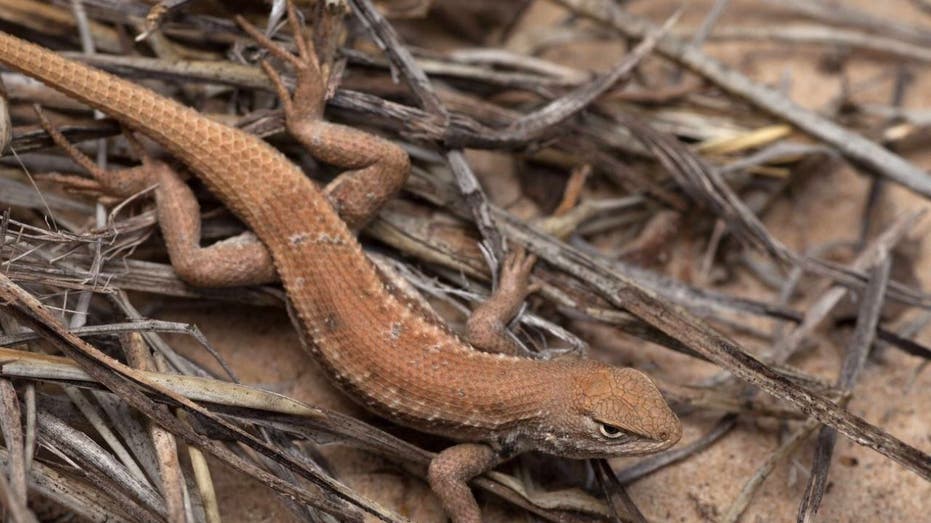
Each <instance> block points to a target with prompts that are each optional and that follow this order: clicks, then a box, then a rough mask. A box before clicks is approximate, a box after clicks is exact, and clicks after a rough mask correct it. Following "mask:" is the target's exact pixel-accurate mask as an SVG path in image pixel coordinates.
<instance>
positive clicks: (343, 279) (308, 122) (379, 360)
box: [0, 5, 681, 522]
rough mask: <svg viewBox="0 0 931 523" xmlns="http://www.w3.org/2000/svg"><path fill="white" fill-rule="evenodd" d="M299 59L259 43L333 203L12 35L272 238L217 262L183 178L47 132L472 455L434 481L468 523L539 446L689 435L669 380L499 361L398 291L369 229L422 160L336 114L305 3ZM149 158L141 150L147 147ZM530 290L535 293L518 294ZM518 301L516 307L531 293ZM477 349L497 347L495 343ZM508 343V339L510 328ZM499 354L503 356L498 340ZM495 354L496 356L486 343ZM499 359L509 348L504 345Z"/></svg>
mask: <svg viewBox="0 0 931 523" xmlns="http://www.w3.org/2000/svg"><path fill="white" fill-rule="evenodd" d="M289 18H290V20H291V25H292V31H293V32H294V35H295V39H294V40H295V44H296V46H297V50H298V51H297V55H296V56H295V55H292V54H290V53H288V52H287V51H285V50H284V49H282V48H280V47H278V46H277V45H276V44H274V43H272V42H271V41H269V40H268V39H267V38H265V37H264V36H263V35H261V34H260V33H259V32H258V31H256V30H254V28H252V27H251V26H250V25H248V24H245V23H242V21H241V23H242V25H244V27H245V28H246V29H247V31H248V32H249V33H250V34H252V35H253V37H255V38H256V39H257V40H258V41H259V43H261V44H262V45H263V46H264V47H266V48H267V49H268V50H269V51H270V52H271V53H272V54H273V55H275V56H277V57H279V58H280V59H282V60H283V61H285V62H286V63H290V64H291V66H292V67H293V68H294V70H295V72H296V75H297V84H296V88H295V90H294V93H293V94H289V93H288V92H287V90H286V89H285V87H284V86H283V84H282V82H281V79H280V77H279V76H278V74H277V73H276V72H275V71H274V70H273V69H272V68H271V66H269V65H268V64H267V63H263V68H264V69H265V71H266V73H268V75H269V76H270V78H271V79H272V80H273V83H274V84H275V85H276V87H277V89H278V91H279V95H280V96H281V101H282V104H283V107H284V112H285V116H286V122H287V128H288V130H289V132H290V133H291V134H292V135H293V136H294V137H295V138H296V139H297V140H298V141H299V142H301V143H302V144H303V145H304V146H305V147H306V148H307V149H308V150H309V151H310V153H311V154H312V155H313V156H314V157H315V158H317V159H319V160H321V161H323V162H326V163H329V164H333V165H335V166H337V167H341V168H344V169H346V171H345V172H344V173H343V174H342V175H341V176H339V177H338V178H337V179H336V180H335V181H334V182H332V183H331V184H330V185H329V186H327V187H326V188H325V189H324V190H320V189H319V188H318V187H317V186H316V185H315V184H314V183H313V182H312V181H311V180H310V179H309V178H307V177H306V176H305V175H304V173H303V172H301V170H300V169H299V168H298V167H297V166H295V165H294V164H293V163H291V162H290V161H289V160H288V159H287V158H286V157H285V156H284V155H283V154H281V153H280V152H279V151H278V150H276V149H275V148H273V147H271V146H270V145H268V144H267V143H265V142H264V141H262V140H261V139H259V138H256V137H254V136H252V135H249V134H247V133H245V132H242V131H240V130H238V129H235V128H232V127H229V126H226V125H223V124H220V123H217V122H214V121H212V120H210V119H208V118H206V117H204V116H202V115H200V114H199V113H197V112H196V111H194V110H192V109H190V108H188V107H185V106H182V105H180V104H179V103H177V102H175V101H173V100H170V99H167V98H165V97H163V96H161V95H159V94H156V93H155V92H153V91H151V90H149V89H146V88H143V87H141V86H138V85H136V84H133V83H131V82H128V81H126V80H123V79H120V78H117V77H115V76H112V75H110V74H107V73H104V72H102V71H99V70H96V69H94V68H91V67H88V66H86V65H83V64H80V63H77V62H74V61H71V60H68V59H65V58H63V57H61V56H59V55H57V54H55V53H54V52H52V51H50V50H47V49H45V48H42V47H39V46H37V45H34V44H31V43H28V42H26V41H23V40H21V39H19V38H16V37H14V36H11V35H9V34H6V33H0V62H2V63H3V64H5V65H6V66H8V67H10V68H12V69H15V70H18V71H20V72H22V73H24V74H26V75H29V76H31V77H34V78H36V79H38V80H40V81H42V82H44V83H46V84H48V85H49V86H51V87H53V88H55V89H57V90H59V91H61V92H63V93H65V94H67V95H69V96H72V97H74V98H76V99H79V100H81V101H83V102H84V103H86V104H88V105H89V106H91V107H94V108H96V109H98V110H100V111H103V112H105V113H107V114H108V115H110V116H112V117H114V118H116V119H117V120H119V121H120V122H122V123H123V124H125V125H126V126H128V127H129V128H130V129H131V130H133V131H136V132H139V133H141V134H143V135H145V136H147V137H149V138H150V139H152V140H154V141H155V142H157V143H158V144H160V145H161V146H163V147H164V148H166V149H167V150H168V151H169V152H170V153H171V154H172V155H174V156H175V157H176V158H178V159H180V160H182V161H183V162H184V163H185V164H186V165H187V166H188V167H189V168H190V169H191V170H192V171H193V172H194V173H195V174H196V176H197V177H198V178H200V179H201V180H202V181H203V182H204V183H205V184H206V185H207V186H208V188H209V189H210V190H211V191H212V192H213V193H214V194H216V195H217V196H218V197H219V198H220V199H221V200H222V201H223V203H224V204H225V205H226V206H227V207H228V208H229V209H230V210H231V211H232V212H233V213H235V214H236V215H237V216H238V217H239V218H240V219H241V220H242V221H243V222H244V223H245V224H246V225H247V226H248V227H249V229H250V230H251V231H252V232H253V233H254V235H255V237H257V238H258V241H255V237H251V238H250V237H249V236H243V237H239V238H238V240H236V241H225V242H219V243H217V244H214V245H212V246H210V247H206V248H202V247H200V245H199V242H200V217H199V207H198V204H197V200H196V199H195V197H194V195H193V193H192V192H191V190H190V188H189V187H188V186H187V185H186V184H185V183H183V181H182V180H181V178H180V177H179V176H178V175H177V174H176V173H175V172H174V171H173V170H172V169H170V168H169V167H168V166H167V165H166V164H163V163H160V162H157V161H154V160H152V159H150V158H148V157H146V156H144V155H143V164H142V165H141V166H139V167H136V168H131V169H126V170H122V171H113V172H107V171H102V170H100V169H98V168H97V167H96V166H95V165H94V164H93V163H92V162H90V161H89V160H87V159H86V158H85V157H83V156H82V155H81V154H80V153H78V152H77V151H76V150H74V148H73V147H72V146H70V144H68V143H67V142H66V141H65V140H64V138H63V137H62V136H61V135H60V134H59V133H57V132H55V131H54V129H52V128H51V127H49V126H47V128H48V129H49V130H50V132H51V133H52V135H53V136H54V137H55V140H56V141H57V142H58V143H59V145H61V146H63V147H65V148H66V150H68V151H69V154H72V156H74V157H75V158H76V159H77V160H78V161H79V162H81V163H82V164H84V166H85V167H86V168H87V169H88V170H90V172H91V173H92V174H93V175H94V177H95V178H96V179H97V181H98V182H99V183H100V184H101V185H102V186H103V187H104V188H106V189H107V190H109V191H111V192H112V193H114V194H116V195H128V194H132V193H134V192H137V191H139V190H142V189H144V188H147V187H150V186H152V185H156V184H157V188H156V191H155V199H156V203H157V206H158V216H159V222H160V226H161V228H162V231H163V235H164V237H165V243H166V247H167V250H168V252H169V256H170V258H171V261H172V264H173V265H174V267H175V269H176V270H177V272H178V273H179V274H180V275H181V276H182V277H183V278H185V279H186V280H187V281H189V282H191V283H192V284H195V285H210V286H229V285H242V284H253V283H260V282H269V281H272V280H273V279H274V278H275V276H276V274H277V276H278V277H279V278H280V281H281V282H282V284H283V286H284V288H285V290H286V291H287V294H288V297H289V299H290V301H291V303H292V305H293V308H294V310H295V311H296V316H297V319H298V323H299V328H300V330H301V331H302V335H303V337H304V338H305V339H306V340H307V342H308V343H307V345H308V347H309V350H310V352H312V353H313V356H314V357H315V358H316V359H317V361H318V362H319V363H320V365H321V366H322V367H323V368H324V369H325V370H326V372H327V374H328V375H329V376H330V377H331V378H332V379H333V381H334V382H335V383H336V384H337V385H338V386H339V387H340V388H342V390H344V391H345V392H346V393H347V394H348V395H349V396H350V397H352V398H353V399H354V400H356V401H358V402H360V403H361V404H362V405H364V406H365V407H367V408H368V409H370V410H371V411H373V412H375V413H377V414H380V415H382V416H384V417H386V418H388V419H391V420H393V421H395V422H398V423H400V424H403V425H407V426H410V427H413V428H415V429H418V430H421V431H425V432H429V433H433V434H438V435H442V436H445V437H448V438H450V439H453V440H455V441H457V442H458V443H457V444H455V445H453V446H451V447H449V448H447V449H446V450H444V451H442V452H440V453H439V454H438V455H437V457H436V458H435V459H434V460H433V461H432V462H431V464H430V467H429V470H428V479H429V481H430V485H431V487H432V489H433V490H434V492H435V493H436V494H437V495H438V496H439V497H440V499H441V500H442V502H443V504H444V507H445V508H446V510H447V512H448V513H449V515H450V516H451V517H452V519H453V520H454V521H456V522H477V521H480V520H481V512H480V509H479V507H478V504H477V503H476V501H475V498H474V497H473V495H472V493H471V491H470V490H469V487H468V485H467V482H468V481H469V480H470V479H471V478H473V477H474V476H476V475H478V474H481V473H483V472H485V471H487V470H489V469H491V468H492V467H494V466H496V465H497V464H498V463H500V462H502V461H503V460H506V459H509V458H510V457H512V456H514V455H516V454H518V453H521V452H525V451H530V450H537V451H542V452H545V453H550V454H554V455H559V456H566V457H573V458H589V457H609V456H620V455H636V454H645V453H651V452H656V451H659V450H662V449H665V448H668V447H670V446H672V445H673V444H675V443H676V442H677V441H678V439H679V437H680V434H681V426H680V424H679V420H678V419H677V418H676V416H675V414H674V413H673V412H672V411H671V410H670V408H669V406H668V405H667V404H666V402H665V401H664V399H663V397H662V395H661V394H660V392H659V390H658V389H657V388H656V386H655V385H654V383H653V381H652V380H651V379H650V378H649V377H648V376H646V375H645V374H643V373H641V372H639V371H637V370H634V369H629V368H617V367H613V366H609V365H606V364H602V363H599V362H595V361H591V360H583V359H555V360H548V361H543V360H535V359H530V358H522V357H516V356H512V355H509V354H503V353H501V352H500V351H501V350H504V349H502V347H505V348H506V347H507V346H508V344H507V343H502V344H500V346H498V347H497V350H498V351H499V352H498V353H491V352H483V351H480V350H477V349H476V348H474V347H473V346H471V345H470V344H468V343H466V342H464V341H462V340H460V339H459V338H458V337H456V336H455V335H454V334H452V333H451V331H450V330H449V329H447V328H445V327H444V326H443V325H441V324H439V323H438V322H437V320H436V319H435V318H433V317H432V316H430V315H427V314H424V313H423V310H422V308H421V307H420V306H418V304H417V303H416V302H415V301H413V300H410V299H407V298H405V297H404V296H403V295H402V294H400V293H399V292H398V291H397V290H395V289H393V288H392V287H391V286H390V285H389V284H387V283H386V281H385V279H384V278H383V277H382V276H381V275H380V273H379V271H378V270H377V269H376V268H375V267H374V266H373V265H372V263H371V262H370V261H369V259H368V258H367V257H366V255H365V254H364V253H363V251H362V248H361V246H360V244H359V242H358V240H357V239H356V235H355V234H354V233H353V229H357V228H359V227H361V226H362V225H363V224H364V223H365V222H366V221H367V219H368V218H369V217H371V216H372V215H373V214H374V213H375V212H376V211H377V210H378V208H379V207H380V206H381V204H382V203H384V202H385V201H386V200H387V199H389V198H390V197H391V196H392V195H393V194H394V193H395V192H396V191H397V190H398V189H399V188H400V186H401V185H402V184H403V183H404V180H405V179H406V177H407V175H408V171H409V159H408V157H407V155H406V154H405V153H404V152H403V150H402V149H400V148H399V147H397V146H396V145H394V144H392V143H390V142H388V141H387V140H384V139H382V138H379V137H376V136H373V135H370V134H367V133H365V132H362V131H359V130H356V129H353V128H349V127H345V126H341V125H336V124H332V123H329V122H326V121H325V120H323V118H322V113H323V107H324V91H325V88H324V86H325V81H324V80H323V75H322V74H321V71H320V66H319V63H318V59H317V57H316V53H315V51H314V48H313V46H312V43H311V41H310V39H307V40H305V39H304V38H303V37H302V36H301V34H302V28H301V27H300V25H299V23H298V22H297V17H296V16H295V8H294V6H293V5H289ZM137 149H140V148H137ZM505 265H506V267H507V268H508V270H506V271H505V272H504V274H503V280H507V281H508V282H509V283H508V284H506V285H502V287H503V288H511V289H512V291H511V292H509V293H504V292H502V293H496V294H495V295H494V296H493V297H492V302H493V303H495V304H496V305H494V306H491V307H489V308H490V309H492V310H498V311H499V313H498V314H497V315H496V314H489V313H488V311H487V310H486V311H485V315H487V316H489V317H492V316H501V317H498V318H496V319H494V323H497V324H498V325H499V326H500V325H503V324H506V323H507V319H508V318H507V317H506V316H508V315H513V313H514V310H515V308H516V307H514V305H513V303H514V301H515V300H517V302H519V301H520V300H522V299H523V292H525V291H520V289H525V288H526V280H527V277H528V275H529V271H530V266H531V265H532V257H529V256H526V255H523V254H521V253H519V252H518V254H516V255H514V256H512V257H511V258H510V260H509V262H508V263H506V264H505ZM514 288H517V289H518V290H519V292H515V291H513V289H514ZM515 295H516V297H515ZM472 328H473V332H470V333H469V335H467V337H468V338H470V339H474V340H482V339H488V338H489V336H488V335H487V333H485V334H484V336H483V335H481V333H476V332H474V330H475V328H474V326H472ZM492 330H494V329H492ZM483 345H486V346H487V345H496V344H495V343H483ZM480 348H485V349H486V350H487V347H480ZM492 349H493V350H494V349H495V347H492Z"/></svg>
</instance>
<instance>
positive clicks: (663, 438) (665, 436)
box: [659, 432, 669, 441]
mask: <svg viewBox="0 0 931 523" xmlns="http://www.w3.org/2000/svg"><path fill="white" fill-rule="evenodd" d="M659 439H660V441H666V440H668V439H669V433H668V432H660V433H659Z"/></svg>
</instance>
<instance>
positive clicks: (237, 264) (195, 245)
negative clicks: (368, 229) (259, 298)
mask: <svg viewBox="0 0 931 523" xmlns="http://www.w3.org/2000/svg"><path fill="white" fill-rule="evenodd" d="M37 114H38V115H39V122H40V124H41V125H42V127H43V128H44V129H45V131H46V132H47V133H48V134H49V136H51V137H52V141H54V142H55V144H56V145H58V146H59V147H61V148H62V149H63V150H64V151H65V153H67V154H68V156H70V157H71V158H72V159H73V160H74V161H75V162H76V163H77V164H78V165H80V166H81V167H83V168H84V169H86V170H87V171H88V172H89V173H90V174H91V176H93V177H94V179H95V180H96V181H97V182H98V183H99V184H100V186H101V187H102V188H103V190H104V191H106V192H107V193H109V194H111V195H113V196H119V197H124V198H128V197H130V196H133V195H135V194H137V193H139V192H141V191H144V190H146V189H148V188H151V187H154V188H155V203H156V206H157V209H158V223H159V227H160V228H161V231H162V236H163V237H164V239H165V247H166V250H167V251H168V257H169V258H170V259H171V264H172V266H173V267H174V269H175V271H176V272H177V273H178V276H180V277H181V279H183V280H185V281H186V282H188V283H190V284H192V285H195V286H199V287H232V286H237V285H252V284H260V283H270V282H273V281H275V280H276V274H275V268H274V265H273V263H272V258H271V255H270V254H269V252H268V249H266V248H265V246H264V245H263V244H262V243H260V242H259V241H258V239H257V238H255V236H254V235H252V234H251V233H245V234H241V235H239V236H234V237H233V238H230V239H227V240H224V241H220V242H217V243H215V244H213V245H211V246H209V247H201V246H200V229H201V223H200V205H199V204H198V203H197V198H196V197H195V196H194V192H193V191H191V188H190V187H188V185H187V184H186V183H185V182H184V181H183V180H182V179H181V176H180V175H179V174H178V173H177V172H176V171H175V170H174V169H172V168H171V166H169V165H168V164H166V163H164V162H160V161H157V160H154V159H152V158H151V157H149V155H148V154H146V153H145V151H144V149H142V147H141V145H140V144H139V143H138V142H137V141H136V140H135V138H134V137H133V135H132V134H131V133H129V132H127V133H126V138H127V140H129V143H130V145H131V146H132V148H133V149H134V150H135V152H136V154H137V155H138V156H139V157H140V158H141V159H142V165H139V166H137V167H131V168H128V169H112V170H107V169H102V168H100V166H98V165H97V164H96V163H94V162H93V161H92V160H91V159H90V158H88V157H87V156H86V155H85V154H84V153H82V152H81V151H79V150H78V149H77V148H76V147H75V146H74V145H72V144H71V143H70V142H68V140H67V138H65V136H64V135H62V134H61V132H60V131H59V130H58V129H57V128H56V127H55V126H54V125H52V123H51V122H50V121H49V120H48V118H46V117H45V115H44V114H43V113H42V112H41V111H38V110H37Z"/></svg>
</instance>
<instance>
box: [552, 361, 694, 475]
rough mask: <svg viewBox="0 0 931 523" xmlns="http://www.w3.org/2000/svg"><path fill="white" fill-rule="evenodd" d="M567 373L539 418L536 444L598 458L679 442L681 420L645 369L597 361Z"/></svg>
mask: <svg viewBox="0 0 931 523" xmlns="http://www.w3.org/2000/svg"><path fill="white" fill-rule="evenodd" d="M579 363H581V367H582V369H580V370H582V371H581V372H575V373H569V375H570V382H569V383H567V384H566V386H565V387H563V388H562V392H560V393H559V394H557V399H556V400H555V401H556V403H557V404H558V405H557V408H554V409H552V410H551V411H550V413H549V416H547V419H546V420H542V421H541V427H540V429H541V430H540V435H539V436H540V437H539V438H538V439H537V443H538V449H539V450H541V451H543V452H550V453H554V454H559V455H562V456H566V457H574V458H594V457H609V456H624V455H638V454H649V453H652V452H658V451H660V450H663V449H666V448H669V447H671V446H673V445H675V444H676V442H678V441H679V437H680V436H681V435H682V425H681V424H680V423H679V419H678V418H677V417H676V415H675V413H673V412H672V409H670V408H669V405H668V404H667V403H666V400H665V399H663V395H662V394H661V393H660V391H659V389H658V388H657V387H656V384H654V383H653V380H652V379H650V378H649V377H648V376H647V375H646V374H644V373H642V372H640V371H638V370H635V369H630V368H618V367H612V366H609V365H604V364H599V363H594V362H584V363H583V362H579Z"/></svg>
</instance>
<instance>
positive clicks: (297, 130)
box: [237, 2, 410, 230]
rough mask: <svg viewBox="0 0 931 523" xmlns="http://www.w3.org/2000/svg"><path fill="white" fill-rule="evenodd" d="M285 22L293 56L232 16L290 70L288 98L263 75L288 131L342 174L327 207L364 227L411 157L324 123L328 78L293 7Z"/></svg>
mask: <svg viewBox="0 0 931 523" xmlns="http://www.w3.org/2000/svg"><path fill="white" fill-rule="evenodd" d="M288 18H289V20H290V21H291V27H292V32H293V33H294V40H295V44H296V47H297V50H298V52H297V55H294V54H291V53H289V52H288V51H287V50H285V49H284V48H282V47H281V46H279V45H278V44H276V43H275V42H272V41H271V40H270V39H269V38H268V37H266V36H265V35H264V34H262V33H261V32H260V31H259V30H258V29H256V28H255V27H254V26H253V25H252V24H250V23H249V22H247V21H246V20H245V19H244V18H242V17H237V22H239V25H240V26H241V27H242V28H243V30H245V31H246V32H247V33H249V34H250V35H251V36H252V37H253V38H254V39H255V40H256V41H257V42H258V43H259V45H261V46H262V47H264V48H265V49H267V50H268V51H269V53H271V54H272V55H273V56H276V57H278V58H279V59H281V60H282V61H284V62H285V63H287V64H290V65H291V67H292V68H293V69H294V73H295V75H296V77H297V82H296V85H295V88H294V92H293V94H289V93H288V89H287V87H285V85H284V82H283V81H282V79H281V75H280V74H279V73H278V72H277V71H275V70H274V68H273V67H272V66H271V65H270V64H269V63H268V62H265V61H263V62H262V69H263V70H264V71H265V73H266V74H267V75H268V77H269V79H270V80H271V81H272V84H273V85H274V86H275V90H276V91H277V92H278V96H279V98H280V99H281V104H282V108H283V110H284V116H285V124H286V126H287V128H288V132H289V133H290V134H291V136H293V137H294V139H296V140H297V141H298V142H299V143H300V144H301V145H302V146H304V148H305V149H306V150H307V151H308V152H309V153H310V154H311V155H312V156H313V157H314V158H316V159H317V160H319V161H322V162H324V163H327V164H330V165H333V166H336V167H339V168H342V169H344V171H343V172H342V174H340V175H339V176H338V177H337V178H336V179H335V180H333V181H332V182H331V183H330V184H329V185H328V186H327V187H326V189H325V192H326V194H327V196H328V197H329V199H330V202H331V203H332V204H333V206H334V207H335V208H336V211H337V212H338V213H339V215H340V217H341V218H342V219H343V221H345V222H346V223H347V224H348V225H349V227H350V228H352V229H356V230H357V229H360V228H361V227H362V226H364V225H365V224H366V223H367V222H368V221H369V220H370V219H371V218H372V217H373V216H374V215H375V214H376V213H377V212H378V210H379V209H380V208H381V207H382V205H384V204H385V202H387V201H388V200H389V199H391V197H393V196H394V195H395V194H396V193H397V192H398V191H399V190H400V189H401V186H403V185H404V182H405V181H406V180H407V177H408V175H409V174H410V158H409V157H408V155H407V153H406V152H405V151H404V150H403V149H402V148H400V147H399V146H397V145H395V144H394V143H392V142H390V141H388V140H386V139H384V138H381V137H379V136H375V135H372V134H369V133H367V132H365V131H361V130H358V129H354V128H352V127H347V126H344V125H339V124H334V123H330V122H327V121H325V120H324V119H323V107H324V104H325V101H326V86H327V78H325V74H324V72H323V71H324V70H329V69H330V68H329V67H321V64H320V62H319V59H318V58H317V54H316V51H315V47H314V45H313V42H312V40H311V39H309V38H308V39H304V38H303V36H302V30H301V29H302V28H301V27H300V23H299V22H298V17H297V13H296V8H295V7H294V5H293V2H288Z"/></svg>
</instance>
